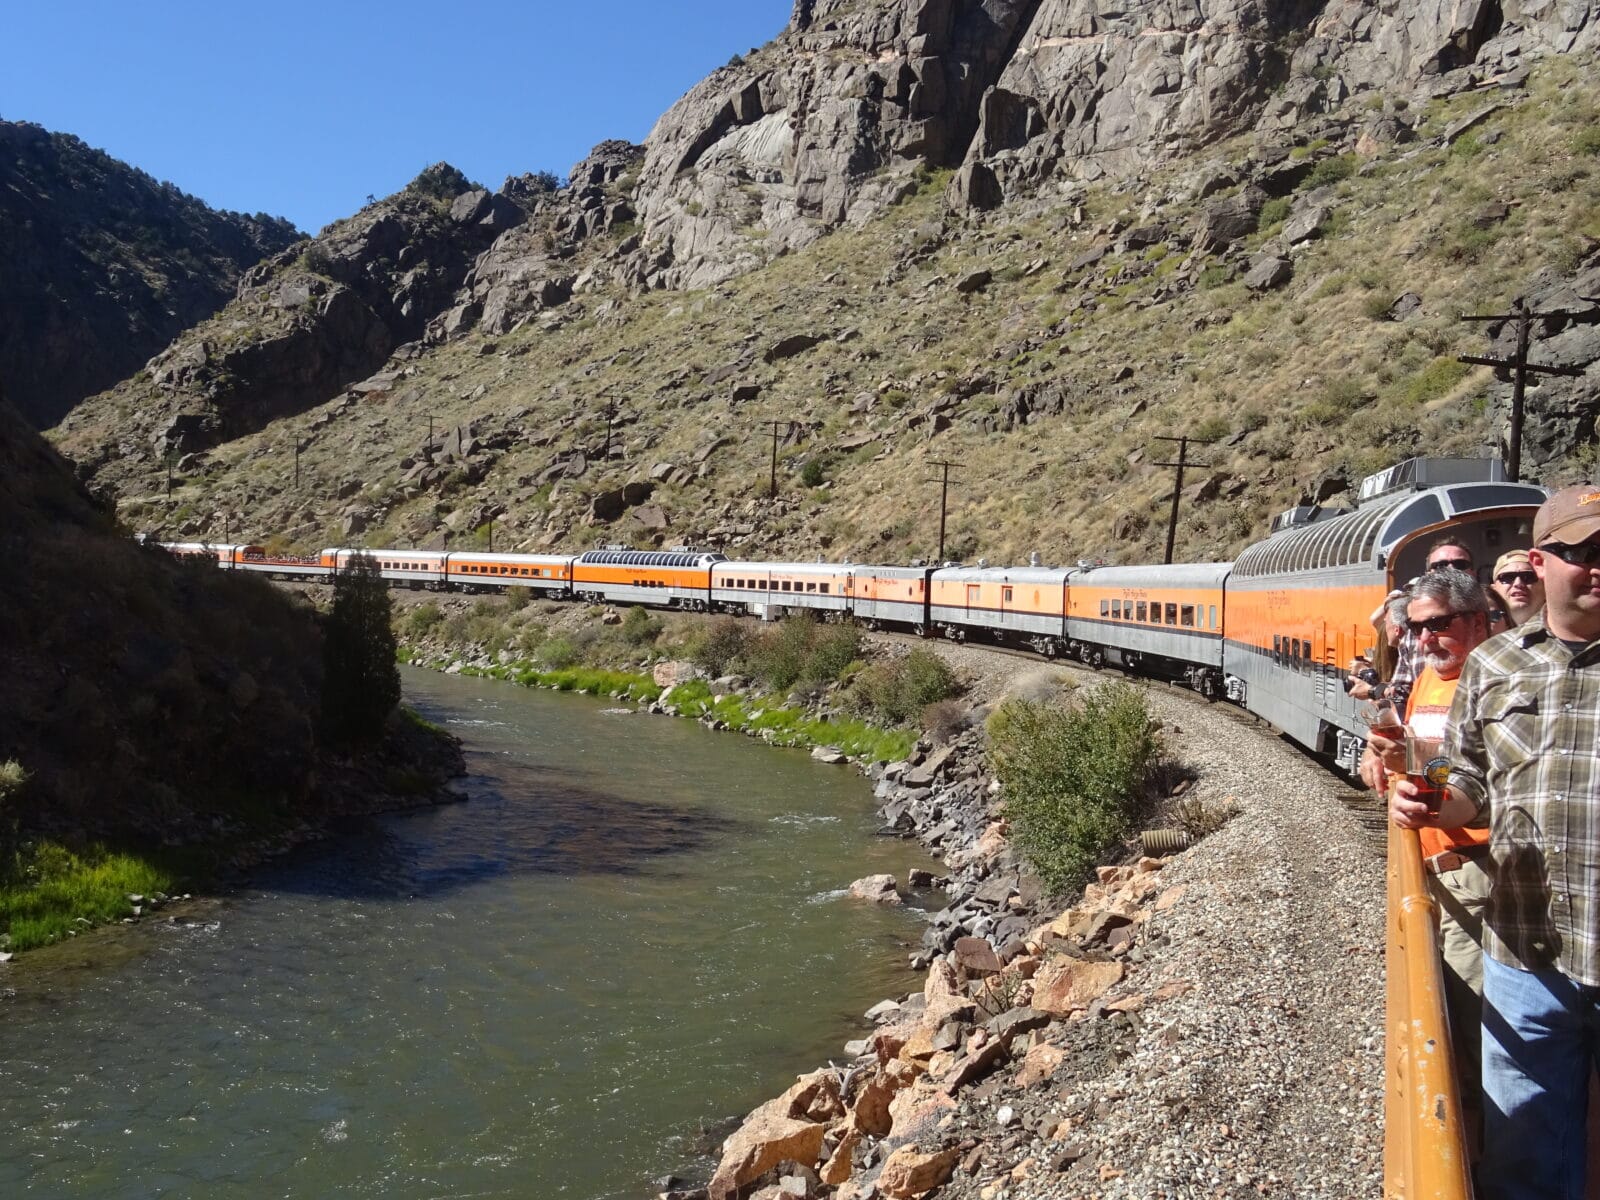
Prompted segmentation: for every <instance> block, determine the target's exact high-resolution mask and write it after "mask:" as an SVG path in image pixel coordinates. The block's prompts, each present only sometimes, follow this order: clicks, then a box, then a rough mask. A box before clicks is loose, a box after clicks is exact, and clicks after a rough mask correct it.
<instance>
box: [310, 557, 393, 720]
mask: <svg viewBox="0 0 1600 1200" xmlns="http://www.w3.org/2000/svg"><path fill="white" fill-rule="evenodd" d="M395 650H396V644H395V636H394V625H393V622H392V612H391V607H390V603H389V588H388V585H387V584H386V583H385V582H384V580H383V575H382V574H381V573H380V571H379V569H378V564H377V563H376V562H375V561H374V560H373V559H372V557H371V556H370V555H367V554H355V555H352V556H351V558H350V561H349V562H348V563H347V564H345V566H344V568H343V569H342V570H340V571H339V573H338V574H337V575H335V576H334V580H333V608H332V610H331V611H330V612H329V613H328V619H327V621H326V623H325V626H324V640H323V644H322V665H323V675H322V725H323V729H324V730H325V731H326V733H327V734H328V736H329V737H330V738H331V739H332V740H334V741H335V742H340V743H346V744H348V743H352V742H370V741H375V740H376V739H377V737H378V735H379V734H380V733H382V731H383V725H384V722H385V721H387V720H388V718H389V714H390V713H391V712H393V711H394V709H395V706H396V705H397V704H399V703H400V669H399V667H398V666H397V665H396V662H395Z"/></svg>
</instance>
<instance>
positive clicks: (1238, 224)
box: [1194, 187, 1267, 254]
mask: <svg viewBox="0 0 1600 1200" xmlns="http://www.w3.org/2000/svg"><path fill="white" fill-rule="evenodd" d="M1266 202H1267V196H1266V193H1265V192H1263V191H1262V190H1261V189H1260V188H1254V187H1249V188H1245V189H1244V190H1243V191H1241V192H1240V193H1239V194H1238V195H1235V196H1229V197H1228V198H1227V199H1225V200H1213V201H1212V202H1211V203H1210V204H1207V205H1206V206H1205V207H1204V208H1203V209H1201V210H1200V217H1199V219H1198V220H1197V221H1196V222H1195V229H1194V249H1195V250H1196V251H1197V252H1198V253H1201V254H1214V253H1216V252H1217V251H1219V250H1225V249H1227V248H1228V247H1229V246H1231V245H1233V244H1234V243H1235V242H1237V241H1238V240H1239V239H1240V238H1243V237H1247V236H1248V235H1250V234H1252V233H1254V232H1255V230H1256V225H1257V224H1258V223H1259V222H1260V220H1261V206H1262V205H1263V204H1265V203H1266Z"/></svg>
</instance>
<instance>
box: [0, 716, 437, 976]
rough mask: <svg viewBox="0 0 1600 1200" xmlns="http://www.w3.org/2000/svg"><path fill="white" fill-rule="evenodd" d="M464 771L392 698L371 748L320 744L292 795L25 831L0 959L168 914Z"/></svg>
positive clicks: (0, 887) (431, 794) (429, 800)
mask: <svg viewBox="0 0 1600 1200" xmlns="http://www.w3.org/2000/svg"><path fill="white" fill-rule="evenodd" d="M464 769H465V760H464V759H463V756H462V751H461V743H460V740H459V739H457V738H455V737H453V736H452V735H450V734H448V733H446V732H445V731H444V730H442V729H439V728H437V727H435V726H432V725H430V724H429V723H428V722H427V721H425V720H422V719H421V718H420V717H418V716H417V714H416V713H415V712H412V711H411V710H409V709H405V708H401V709H399V710H397V711H396V713H395V714H394V716H393V717H392V718H391V720H390V721H389V723H388V725H387V726H386V728H385V731H384V736H383V739H382V741H381V742H380V743H379V745H377V746H376V747H374V748H372V749H370V750H366V751H360V752H354V753H337V754H336V753H332V752H326V751H324V752H322V753H321V754H320V755H319V756H318V762H317V765H316V769H315V772H314V778H313V780H312V783H311V786H310V792H309V795H308V797H307V798H306V800H305V801H304V802H303V803H300V804H297V805H293V806H288V807H285V806H279V805H273V804H270V803H267V802H265V801H264V800H263V799H261V798H259V797H241V798H240V801H239V803H237V804H235V805H233V806H231V807H228V808H220V809H219V810H218V811H216V812H215V813H214V815H213V816H212V819H211V821H210V823H209V825H207V826H205V827H203V828H199V829H184V830H181V831H179V830H175V829H173V828H170V827H162V828H159V829H151V830H149V831H147V833H148V836H147V837H140V836H139V835H138V832H137V831H134V833H132V834H131V835H130V836H129V837H128V838H127V839H126V840H125V841H123V842H121V843H120V844H117V845H114V846H113V845H107V844H106V843H104V842H100V841H95V842H91V843H88V844H71V843H66V842H63V841H60V840H56V839H55V838H52V837H49V836H45V835H37V836H33V837H29V838H26V839H24V841H23V843H22V846H21V849H20V850H19V851H18V852H17V853H18V861H17V864H16V866H15V867H14V868H13V870H12V871H11V872H10V874H11V878H10V880H9V881H8V882H6V883H4V884H0V930H3V931H4V932H0V964H6V963H9V962H11V961H12V960H13V959H14V958H15V956H16V955H18V954H23V953H26V952H27V951H29V950H33V949H36V948H38V947H41V946H48V945H51V944H53V943H56V942H58V941H60V940H62V939H63V938H78V937H80V936H81V935H83V934H84V933H86V932H88V931H90V930H92V929H97V928H100V927H102V926H107V925H119V924H120V925H134V924H138V923H139V922H141V921H146V920H153V919H156V918H158V917H160V918H162V919H167V918H171V917H174V916H175V915H177V914H176V913H175V912H174V909H173V905H174V904H175V903H178V902H182V901H188V900H190V899H192V897H193V895H194V894H195V893H204V892H215V891H218V890H221V889H226V888H227V887H230V886H232V885H233V884H234V883H236V882H237V880H238V879H239V878H240V877H241V875H242V874H243V873H244V872H245V871H247V870H248V869H250V868H251V867H254V866H257V865H259V864H260V863H262V862H264V861H266V860H267V859H269V858H272V857H274V856H276V855H280V854H283V853H285V852H287V851H288V850H291V849H293V848H294V847H296V846H301V845H304V844H306V843H307V842H311V841H316V840H319V839H322V838H325V837H328V836H330V835H331V834H332V833H334V832H335V831H336V830H337V829H338V828H339V827H340V826H341V825H342V824H343V823H345V822H347V821H349V820H351V819H353V818H357V817H363V816H372V815H376V814H379V813H386V812H399V811H405V810H407V809H411V808H419V807H427V806H431V805H436V804H444V803H450V802H452V801H454V800H456V799H459V797H457V796H455V795H454V794H453V793H452V792H451V791H450V789H449V781H450V780H451V779H453V778H455V777H458V776H459V775H460V774H461V773H462V772H463V770H464Z"/></svg>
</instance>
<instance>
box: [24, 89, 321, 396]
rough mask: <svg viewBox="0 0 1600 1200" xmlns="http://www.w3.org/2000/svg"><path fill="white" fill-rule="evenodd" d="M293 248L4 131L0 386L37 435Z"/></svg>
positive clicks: (49, 139) (113, 166) (240, 220)
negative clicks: (253, 270)
mask: <svg viewBox="0 0 1600 1200" xmlns="http://www.w3.org/2000/svg"><path fill="white" fill-rule="evenodd" d="M298 237H299V234H298V233H296V232H295V230H294V227H293V226H291V225H290V224H289V223H288V222H287V221H283V220H280V219H278V218H274V217H268V216H266V215H265V214H260V213H258V214H256V215H255V216H253V217H249V216H245V215H243V214H241V213H225V212H217V211H215V210H213V209H210V208H208V207H206V205H204V204H202V203H201V202H200V201H199V200H196V199H195V198H194V197H193V196H187V195H185V194H184V193H182V192H180V191H179V190H178V189H177V188H175V187H173V186H172V185H171V184H170V183H158V182H157V181H156V180H154V179H152V178H151V177H150V176H148V175H146V174H144V172H142V171H138V170H136V169H134V168H132V167H129V166H127V165H126V164H125V163H120V162H118V161H117V160H115V159H113V158H111V157H110V156H109V155H107V154H104V153H102V152H101V151H98V150H94V149H91V148H90V147H88V146H86V145H84V144H83V143H82V142H81V141H79V140H78V139H77V138H75V137H72V136H71V135H69V134H62V133H50V132H48V131H46V130H44V129H41V128H40V127H39V126H37V125H29V124H21V123H17V122H11V121H0V385H3V386H4V389H5V394H6V396H7V397H8V399H9V400H10V401H11V403H12V404H14V405H15V406H17V407H18V408H19V409H20V410H21V411H22V413H23V415H24V416H25V417H27V418H28V420H29V421H30V422H31V423H32V424H34V425H35V426H36V427H39V428H43V427H45V426H49V425H54V424H55V423H56V422H57V421H59V420H60V419H61V418H62V417H63V416H65V415H66V413H67V412H68V411H69V410H70V409H71V408H72V407H73V405H75V404H76V403H77V402H78V401H79V400H81V399H82V398H83V397H84V396H88V395H92V394H93V393H95V392H98V391H100V390H102V389H103V388H106V387H109V386H110V385H111V384H113V383H115V382H116V381H117V380H119V379H123V378H125V377H127V376H128V375H130V374H131V373H132V372H133V371H134V370H135V369H136V368H138V367H139V366H140V365H142V364H143V363H144V361H145V360H146V359H147V358H149V357H150V356H151V355H152V354H155V353H156V352H157V351H158V350H160V349H161V348H162V347H164V346H165V345H167V343H168V342H170V341H171V340H172V339H173V338H174V337H176V336H177V335H178V334H179V333H180V332H182V331H183V330H185V329H187V328H189V327H190V326H192V325H194V324H196V323H197V322H199V321H201V320H203V319H204V318H206V317H208V316H210V315H211V314H212V313H213V312H215V311H216V310H217V309H219V308H221V307H222V306H223V305H224V304H225V303H226V302H227V301H228V300H229V299H230V298H231V297H232V295H233V287H234V283H235V281H236V280H237V279H238V277H239V274H240V273H241V272H242V271H243V270H244V269H245V268H246V267H249V266H251V265H253V264H254V263H256V262H258V261H259V260H260V259H262V258H263V257H265V256H266V255H268V254H272V253H275V252H277V251H278V250H281V249H282V248H283V247H284V246H287V245H288V244H289V243H290V242H292V241H294V240H295V239H296V238H298Z"/></svg>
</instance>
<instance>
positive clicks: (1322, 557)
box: [1223, 459, 1545, 770]
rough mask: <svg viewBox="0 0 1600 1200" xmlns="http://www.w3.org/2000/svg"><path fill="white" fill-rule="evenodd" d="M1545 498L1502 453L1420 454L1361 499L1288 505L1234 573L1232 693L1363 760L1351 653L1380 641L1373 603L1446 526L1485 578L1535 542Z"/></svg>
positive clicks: (1372, 481) (1312, 740)
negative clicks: (1516, 474) (1512, 472)
mask: <svg viewBox="0 0 1600 1200" xmlns="http://www.w3.org/2000/svg"><path fill="white" fill-rule="evenodd" d="M1544 498H1545V491H1544V489H1543V488H1540V487H1537V486H1534V485H1532V484H1523V483H1507V482H1505V481H1504V479H1503V478H1502V477H1501V476H1500V472H1499V464H1498V463H1493V464H1487V463H1484V462H1482V461H1480V460H1475V459H1412V460H1409V461H1407V462H1404V463H1401V464H1400V465H1399V466H1397V467H1393V468H1391V469H1390V470H1388V471H1385V472H1382V473H1381V474H1378V475H1374V476H1372V477H1370V478H1369V479H1367V480H1366V481H1364V482H1363V484H1362V487H1361V492H1360V496H1359V503H1358V506H1357V507H1356V508H1355V509H1354V510H1353V511H1348V512H1335V513H1328V512H1324V511H1322V510H1319V509H1292V510H1290V511H1289V512H1287V513H1284V514H1283V515H1282V516H1280V517H1279V518H1278V519H1277V521H1276V522H1274V525H1273V531H1272V533H1271V534H1270V535H1269V536H1268V537H1267V538H1266V539H1265V540H1264V541H1260V542H1257V543H1255V544H1254V545H1252V546H1250V547H1248V548H1247V549H1246V550H1245V551H1244V552H1243V553H1242V554H1240V555H1239V557H1238V558H1237V559H1236V560H1235V561H1234V563H1233V567H1232V571H1231V572H1230V574H1229V576H1228V581H1227V598H1226V614H1225V631H1226V639H1225V642H1224V646H1223V672H1224V681H1225V683H1224V686H1225V690H1226V694H1227V696H1228V698H1229V699H1231V700H1233V701H1235V702H1236V703H1238V704H1242V705H1244V706H1245V707H1246V708H1248V709H1249V710H1250V711H1252V712H1254V713H1257V714H1259V715H1261V716H1262V717H1265V718H1266V719H1267V720H1269V721H1271V722H1272V723H1273V724H1274V725H1276V726H1277V727H1278V728H1279V729H1281V730H1283V731H1284V733H1286V734H1288V735H1289V736H1290V737H1292V738H1293V739H1294V740H1295V741H1297V742H1299V743H1300V744H1301V745H1303V746H1306V747H1307V748H1309V749H1312V750H1316V751H1319V752H1321V753H1324V754H1327V755H1328V756H1330V757H1331V758H1333V759H1334V760H1335V761H1336V762H1338V763H1339V765H1340V766H1342V767H1344V768H1345V769H1346V770H1354V769H1355V764H1356V760H1357V759H1358V758H1359V757H1360V754H1361V748H1362V746H1363V744H1364V740H1365V734H1366V728H1365V726H1364V725H1363V724H1362V723H1361V721H1360V719H1359V716H1358V707H1359V706H1358V704H1357V702H1356V701H1353V700H1351V699H1350V697H1349V696H1348V695H1346V694H1345V691H1344V687H1343V681H1344V677H1345V674H1346V670H1347V668H1348V666H1349V663H1350V660H1351V659H1352V658H1353V657H1355V655H1357V654H1358V653H1369V652H1371V651H1372V650H1373V649H1374V647H1375V644H1376V642H1377V638H1378V633H1377V630H1376V629H1374V627H1373V625H1372V622H1371V616H1372V613H1373V611H1374V610H1375V609H1376V608H1377V606H1378V605H1379V604H1380V603H1381V602H1382V601H1383V598H1384V596H1386V595H1387V594H1388V593H1389V591H1390V590H1391V589H1392V588H1395V587H1399V586H1402V585H1404V584H1405V583H1406V581H1407V580H1409V579H1411V578H1413V577H1414V576H1416V575H1418V574H1420V573H1421V572H1422V570H1423V567H1424V565H1425V563H1426V560H1427V552H1428V547H1429V546H1430V545H1432V544H1433V542H1434V541H1435V540H1436V539H1437V538H1439V537H1441V536H1443V535H1444V534H1446V533H1448V534H1449V535H1451V536H1452V537H1454V538H1457V539H1459V540H1460V541H1462V542H1464V543H1465V544H1466V545H1467V546H1468V548H1469V549H1471V550H1472V552H1473V558H1474V560H1475V561H1476V562H1477V563H1478V564H1479V565H1478V576H1479V578H1480V579H1481V580H1484V581H1485V582H1487V580H1488V574H1489V570H1490V568H1491V565H1492V564H1493V562H1494V560H1495V559H1496V558H1497V557H1498V556H1499V555H1500V554H1501V553H1503V552H1504V551H1506V550H1510V549H1513V548H1518V547H1526V546H1527V545H1529V538H1530V536H1531V529H1532V523H1533V514H1534V512H1535V510H1536V509H1537V508H1538V506H1539V505H1540V504H1541V503H1543V501H1544Z"/></svg>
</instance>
